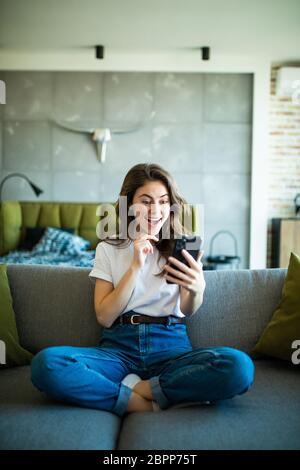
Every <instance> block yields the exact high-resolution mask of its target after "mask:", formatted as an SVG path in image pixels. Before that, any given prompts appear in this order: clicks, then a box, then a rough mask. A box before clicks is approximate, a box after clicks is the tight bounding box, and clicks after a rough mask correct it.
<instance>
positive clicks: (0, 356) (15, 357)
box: [0, 264, 33, 368]
mask: <svg viewBox="0 0 300 470" xmlns="http://www.w3.org/2000/svg"><path fill="white" fill-rule="evenodd" d="M0 299H1V300H0V341H1V342H0V367H1V368H2V367H12V366H18V365H19V366H20V365H25V364H30V361H31V359H32V357H33V356H32V354H31V353H30V352H29V351H26V349H24V348H23V347H22V346H21V344H20V341H19V335H18V330H17V325H16V318H15V312H14V309H13V301H12V296H11V292H10V286H9V281H8V278H7V266H6V265H5V264H0Z"/></svg>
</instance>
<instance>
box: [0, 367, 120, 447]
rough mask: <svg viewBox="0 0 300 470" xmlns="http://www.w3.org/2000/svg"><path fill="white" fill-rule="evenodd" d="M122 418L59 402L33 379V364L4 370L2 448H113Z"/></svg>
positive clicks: (0, 399)
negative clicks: (43, 390)
mask: <svg viewBox="0 0 300 470" xmlns="http://www.w3.org/2000/svg"><path fill="white" fill-rule="evenodd" d="M120 423H121V420H120V418H119V417H118V416H117V415H114V414H112V413H109V412H107V411H101V410H94V409H89V408H82V407H77V406H73V405H69V404H65V403H60V402H56V401H54V400H52V399H50V398H48V397H47V396H46V395H45V394H44V393H41V392H39V390H37V389H36V388H35V387H34V386H33V385H32V383H31V381H30V367H29V366H24V367H14V368H13V369H6V370H2V371H1V372H0V449H1V450H17V449H18V450H30V449H32V450H38V449H40V450H44V449H55V450H56V449H57V450H60V449H72V450H99V449H104V450H111V449H114V448H115V447H116V445H117V439H118V434H119V430H120Z"/></svg>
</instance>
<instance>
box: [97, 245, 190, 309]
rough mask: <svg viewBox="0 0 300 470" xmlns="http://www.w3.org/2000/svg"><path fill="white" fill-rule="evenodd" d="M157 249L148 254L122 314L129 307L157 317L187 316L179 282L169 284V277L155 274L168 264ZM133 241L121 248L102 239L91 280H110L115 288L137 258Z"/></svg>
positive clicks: (98, 246)
mask: <svg viewBox="0 0 300 470" xmlns="http://www.w3.org/2000/svg"><path fill="white" fill-rule="evenodd" d="M153 248H154V252H153V254H152V253H149V254H148V255H147V257H146V260H145V264H144V266H143V267H142V268H141V269H140V271H139V273H138V276H137V281H136V284H135V287H134V289H133V292H132V294H131V297H130V299H129V301H128V304H127V306H126V307H125V309H124V310H123V312H122V314H123V313H125V312H128V311H129V310H134V311H135V312H137V313H143V314H145V315H150V316H153V317H164V316H168V315H174V316H176V317H184V316H185V315H184V314H183V313H182V312H181V310H180V296H179V286H178V284H168V283H167V282H166V279H165V278H162V277H159V276H154V275H153V274H157V273H159V272H161V270H162V268H163V266H164V265H165V263H166V260H165V258H164V257H161V259H160V261H159V263H158V258H159V251H158V249H157V248H156V247H155V245H153ZM133 249H134V248H133V242H130V244H129V245H127V244H126V247H119V246H116V245H112V244H110V243H106V242H100V243H98V245H97V248H96V254H95V259H94V267H93V269H92V271H91V272H90V273H89V276H90V279H92V280H93V282H95V281H94V279H93V278H100V279H104V280H106V281H110V282H111V283H112V284H113V286H114V287H116V285H117V284H118V283H119V281H120V279H121V278H122V277H123V276H124V274H125V272H126V271H127V270H128V268H129V266H130V265H131V262H132V259H133Z"/></svg>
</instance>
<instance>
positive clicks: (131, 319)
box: [130, 315, 139, 325]
mask: <svg viewBox="0 0 300 470" xmlns="http://www.w3.org/2000/svg"><path fill="white" fill-rule="evenodd" d="M133 317H139V315H131V317H130V323H131V324H132V325H138V324H139V322H137V323H135V322H134V321H133Z"/></svg>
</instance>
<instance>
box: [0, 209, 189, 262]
mask: <svg viewBox="0 0 300 470" xmlns="http://www.w3.org/2000/svg"><path fill="white" fill-rule="evenodd" d="M100 204H108V202H99V203H96V202H93V203H89V202H84V203H83V202H50V201H40V202H38V201H3V202H2V203H0V256H3V255H5V254H6V253H8V252H9V251H12V250H17V248H18V245H19V243H20V242H21V241H22V240H23V239H24V236H25V228H26V227H48V226H51V227H59V228H73V229H75V233H76V234H77V235H79V236H81V237H83V238H85V239H87V240H89V241H90V242H91V249H95V248H96V245H97V243H98V242H99V239H98V237H97V234H96V226H97V223H98V222H99V220H100V216H98V215H97V214H96V210H97V207H99V205H100ZM191 208H192V229H193V231H195V230H196V229H197V227H198V219H197V211H196V209H195V206H191Z"/></svg>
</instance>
